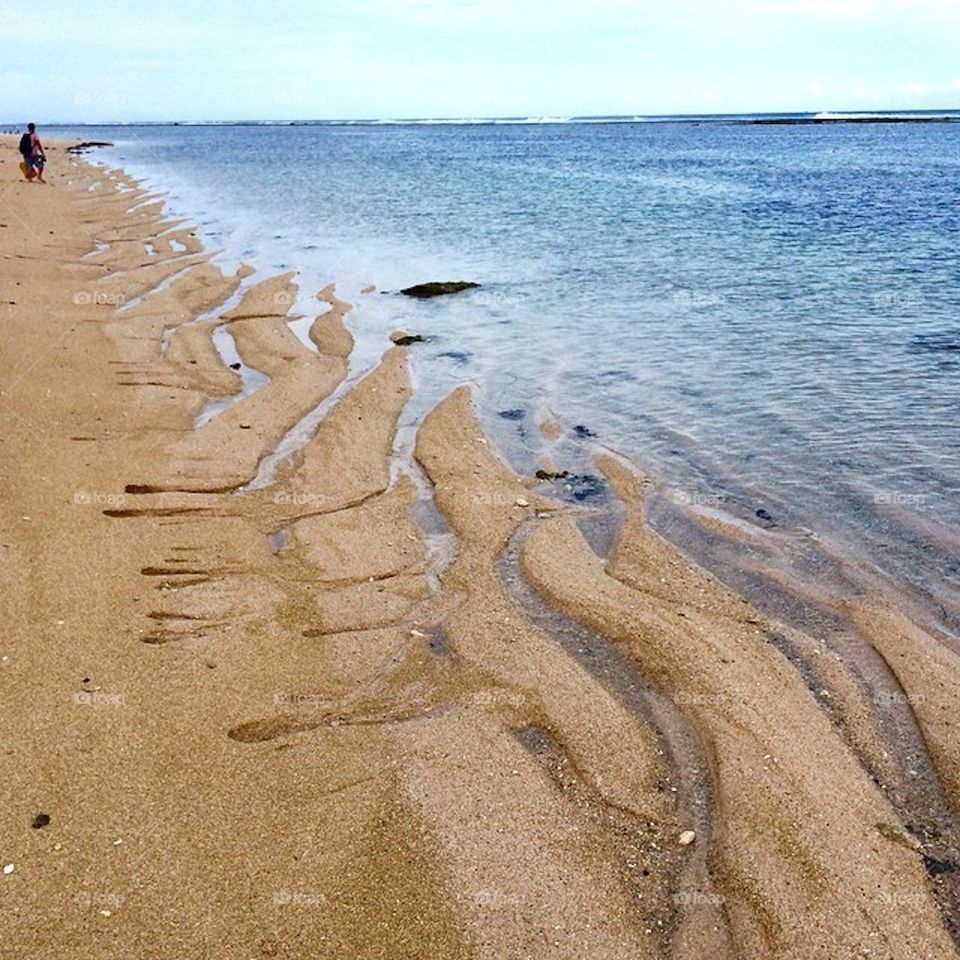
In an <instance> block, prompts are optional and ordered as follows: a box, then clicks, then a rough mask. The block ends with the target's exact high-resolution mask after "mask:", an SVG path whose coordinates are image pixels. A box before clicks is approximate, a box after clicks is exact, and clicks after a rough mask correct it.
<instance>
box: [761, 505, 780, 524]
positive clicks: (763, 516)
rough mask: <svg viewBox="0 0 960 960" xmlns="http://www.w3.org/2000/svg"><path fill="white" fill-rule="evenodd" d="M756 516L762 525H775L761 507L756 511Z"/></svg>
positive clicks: (774, 521)
mask: <svg viewBox="0 0 960 960" xmlns="http://www.w3.org/2000/svg"><path fill="white" fill-rule="evenodd" d="M757 516H758V517H759V518H760V519H761V520H762V521H763V522H764V523H776V520H774V519H773V517H772V516H770V514H769V513H767V511H766V510H764V509H763V507H761V508H760V509H759V510H758V511H757Z"/></svg>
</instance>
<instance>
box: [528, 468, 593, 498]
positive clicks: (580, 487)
mask: <svg viewBox="0 0 960 960" xmlns="http://www.w3.org/2000/svg"><path fill="white" fill-rule="evenodd" d="M537 479H538V480H540V481H542V482H544V483H555V484H557V485H558V486H559V487H560V492H561V494H562V496H563V497H565V498H566V499H570V500H576V501H577V502H578V503H582V502H583V501H584V500H592V499H594V498H595V497H600V496H603V494H604V493H605V492H606V489H607V484H606V481H605V480H603V479H601V478H600V477H597V476H594V475H593V474H592V473H584V474H574V473H567V472H566V471H564V472H563V473H554V474H550V473H547V472H546V471H544V470H538V471H537Z"/></svg>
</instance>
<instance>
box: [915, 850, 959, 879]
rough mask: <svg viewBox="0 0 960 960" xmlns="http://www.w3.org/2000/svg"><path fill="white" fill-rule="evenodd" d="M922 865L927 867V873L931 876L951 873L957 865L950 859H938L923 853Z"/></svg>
mask: <svg viewBox="0 0 960 960" xmlns="http://www.w3.org/2000/svg"><path fill="white" fill-rule="evenodd" d="M923 865H924V866H925V867H926V868H927V873H929V874H930V876H931V877H937V876H940V874H942V873H953V872H954V870H956V869H957V865H956V864H955V863H953V862H952V861H951V860H938V859H937V858H936V857H930V856H927V855H926V854H924V857H923Z"/></svg>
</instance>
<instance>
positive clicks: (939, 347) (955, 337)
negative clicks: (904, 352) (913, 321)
mask: <svg viewBox="0 0 960 960" xmlns="http://www.w3.org/2000/svg"><path fill="white" fill-rule="evenodd" d="M907 349H908V350H909V351H910V352H911V353H960V327H958V328H955V329H953V330H937V331H935V332H933V333H918V334H916V336H914V337H913V338H912V339H911V340H910V343H909V344H908V346H907Z"/></svg>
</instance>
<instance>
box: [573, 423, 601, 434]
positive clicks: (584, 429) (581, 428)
mask: <svg viewBox="0 0 960 960" xmlns="http://www.w3.org/2000/svg"><path fill="white" fill-rule="evenodd" d="M573 432H574V433H575V434H576V435H577V436H578V437H595V436H596V434H595V433H594V432H593V431H592V430H590V429H588V428H587V427H585V426H584V425H583V424H582V423H578V424H577V425H576V426H575V427H574V428H573Z"/></svg>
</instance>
